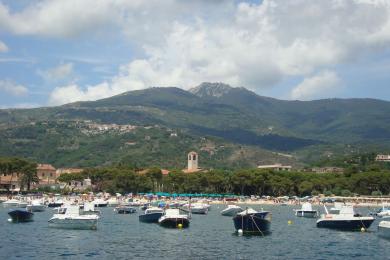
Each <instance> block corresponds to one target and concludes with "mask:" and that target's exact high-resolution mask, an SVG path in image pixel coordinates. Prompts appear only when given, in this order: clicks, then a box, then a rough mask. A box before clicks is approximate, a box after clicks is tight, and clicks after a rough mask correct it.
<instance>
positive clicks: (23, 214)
mask: <svg viewBox="0 0 390 260" xmlns="http://www.w3.org/2000/svg"><path fill="white" fill-rule="evenodd" d="M8 215H10V217H11V219H12V222H30V221H33V216H34V213H31V212H29V211H27V210H20V209H16V210H11V211H10V212H8Z"/></svg>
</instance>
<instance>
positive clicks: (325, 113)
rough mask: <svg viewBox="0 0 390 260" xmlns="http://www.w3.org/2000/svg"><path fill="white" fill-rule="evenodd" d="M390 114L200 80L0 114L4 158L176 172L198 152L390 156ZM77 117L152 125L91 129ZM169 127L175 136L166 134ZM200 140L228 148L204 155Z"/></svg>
mask: <svg viewBox="0 0 390 260" xmlns="http://www.w3.org/2000/svg"><path fill="white" fill-rule="evenodd" d="M389 111H390V102H386V101H381V100H373V99H327V100H317V101H307V102H303V101H283V100H277V99H273V98H267V97H261V96H258V95H256V94H255V93H253V92H251V91H249V90H246V89H244V88H231V87H229V86H227V85H224V84H212V83H204V84H202V85H201V86H199V87H198V88H196V89H193V90H192V91H184V90H182V89H178V88H149V89H145V90H138V91H131V92H127V93H123V94H121V95H118V96H114V97H111V98H107V99H103V100H98V101H92V102H77V103H73V104H68V105H64V106H60V107H49V108H35V109H5V110H0V138H1V140H2V142H1V143H0V155H1V156H20V157H26V158H31V159H32V160H36V161H40V162H47V163H51V164H53V165H55V166H56V167H61V166H65V167H87V166H89V167H94V166H107V165H113V164H115V163H118V162H124V163H126V164H134V165H136V166H138V167H141V166H142V167H146V166H149V165H158V166H160V167H177V168H180V167H183V166H184V163H183V159H184V158H185V156H186V153H187V152H188V151H190V150H196V151H197V152H200V153H201V158H203V159H202V162H201V164H202V166H203V167H205V168H207V169H209V168H224V169H238V168H247V167H254V166H255V165H256V164H261V163H264V164H265V163H274V162H280V163H289V164H297V161H298V164H299V163H306V164H307V163H313V162H316V161H318V160H321V159H323V158H341V157H343V156H345V155H351V156H354V155H356V154H360V153H362V152H379V153H389V152H390V130H389V129H390V127H389V124H390V121H389V116H388V113H389ZM83 122H96V123H99V124H114V123H115V124H121V125H126V124H131V125H137V126H158V127H155V128H152V129H141V128H139V129H138V130H136V131H134V132H129V133H125V134H118V133H115V131H109V132H105V133H102V134H96V135H88V134H85V133H83V130H85V129H83V126H82V124H83ZM167 129H173V130H175V132H178V137H177V138H176V139H175V138H170V136H169V132H167ZM147 136H150V138H151V139H149V140H146V139H145V138H146V137H147ZM202 138H206V139H207V140H209V141H211V142H212V143H213V145H214V146H215V147H216V148H218V147H221V146H223V147H224V148H223V149H217V151H216V152H214V151H212V152H210V151H208V150H207V149H208V147H205V143H202V140H203V139H202ZM125 143H128V144H127V145H125ZM129 143H133V144H129ZM201 148H206V150H205V149H203V150H201ZM271 151H274V152H277V151H279V152H283V153H288V154H289V156H293V157H294V158H292V159H289V158H287V157H283V156H274V154H273V153H272V152H271ZM290 158H291V157H290ZM184 161H185V160H184Z"/></svg>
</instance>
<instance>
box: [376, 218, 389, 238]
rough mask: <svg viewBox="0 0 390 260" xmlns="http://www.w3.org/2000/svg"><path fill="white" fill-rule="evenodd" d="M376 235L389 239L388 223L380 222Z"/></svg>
mask: <svg viewBox="0 0 390 260" xmlns="http://www.w3.org/2000/svg"><path fill="white" fill-rule="evenodd" d="M378 235H379V236H380V237H383V238H387V239H390V221H387V220H382V221H381V222H379V224H378Z"/></svg>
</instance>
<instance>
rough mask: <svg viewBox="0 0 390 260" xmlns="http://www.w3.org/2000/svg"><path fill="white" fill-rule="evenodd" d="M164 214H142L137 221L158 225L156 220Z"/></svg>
mask: <svg viewBox="0 0 390 260" xmlns="http://www.w3.org/2000/svg"><path fill="white" fill-rule="evenodd" d="M163 214H164V213H162V212H156V213H148V214H143V215H140V216H139V217H138V218H139V221H141V222H145V223H158V220H159V219H160V218H161V216H162V215H163Z"/></svg>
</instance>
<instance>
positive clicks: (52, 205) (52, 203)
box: [47, 202, 64, 208]
mask: <svg viewBox="0 0 390 260" xmlns="http://www.w3.org/2000/svg"><path fill="white" fill-rule="evenodd" d="M63 204H64V203H60V202H50V203H49V204H47V207H48V208H58V207H61V206H62V205H63Z"/></svg>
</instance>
